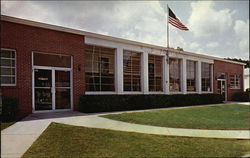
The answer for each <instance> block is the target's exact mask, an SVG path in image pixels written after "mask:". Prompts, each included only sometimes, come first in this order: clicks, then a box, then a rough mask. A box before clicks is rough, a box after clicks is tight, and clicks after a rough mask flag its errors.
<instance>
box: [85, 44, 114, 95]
mask: <svg viewBox="0 0 250 158" xmlns="http://www.w3.org/2000/svg"><path fill="white" fill-rule="evenodd" d="M85 52H86V56H85V57H86V58H85V59H86V60H85V62H86V65H85V79H86V89H87V91H115V86H114V71H115V68H114V63H115V62H114V60H115V49H111V48H105V47H99V46H92V45H86V49H85Z"/></svg>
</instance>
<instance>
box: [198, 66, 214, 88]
mask: <svg viewBox="0 0 250 158" xmlns="http://www.w3.org/2000/svg"><path fill="white" fill-rule="evenodd" d="M202 63H206V64H209V65H210V66H211V69H210V91H203V90H202V75H201V93H213V88H212V87H213V83H212V81H213V71H212V69H213V64H211V63H207V62H201V65H202ZM201 68H202V66H201ZM201 71H202V69H201Z"/></svg>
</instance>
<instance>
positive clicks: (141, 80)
mask: <svg viewBox="0 0 250 158" xmlns="http://www.w3.org/2000/svg"><path fill="white" fill-rule="evenodd" d="M126 51H129V52H133V53H138V54H140V83H141V85H140V86H141V87H140V88H141V90H140V91H125V90H124V77H123V81H122V82H123V94H126V93H128V94H143V86H144V82H143V81H144V79H143V76H142V73H143V64H142V62H143V53H144V52H140V51H134V50H132V49H123V52H122V55H123V56H124V52H126ZM123 60H124V58H123ZM123 60H122V61H121V62H122V69H123V74H122V75H123V76H124V65H123Z"/></svg>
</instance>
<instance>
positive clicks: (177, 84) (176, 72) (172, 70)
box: [169, 58, 181, 92]
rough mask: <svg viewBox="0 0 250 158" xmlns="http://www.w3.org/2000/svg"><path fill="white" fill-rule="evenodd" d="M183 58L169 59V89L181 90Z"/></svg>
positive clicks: (173, 90)
mask: <svg viewBox="0 0 250 158" xmlns="http://www.w3.org/2000/svg"><path fill="white" fill-rule="evenodd" d="M180 78H181V59H174V58H170V59H169V91H170V92H180V91H181V80H180Z"/></svg>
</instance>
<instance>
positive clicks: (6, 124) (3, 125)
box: [1, 121, 16, 130]
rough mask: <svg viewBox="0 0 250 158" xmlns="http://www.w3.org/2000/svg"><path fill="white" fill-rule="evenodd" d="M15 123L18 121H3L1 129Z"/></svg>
mask: <svg viewBox="0 0 250 158" xmlns="http://www.w3.org/2000/svg"><path fill="white" fill-rule="evenodd" d="M14 123H16V122H15V121H12V122H1V130H3V129H5V128H7V127H9V126H11V125H13V124H14Z"/></svg>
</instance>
